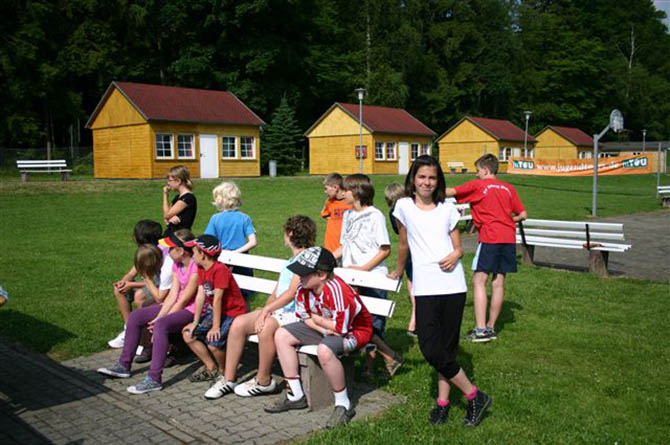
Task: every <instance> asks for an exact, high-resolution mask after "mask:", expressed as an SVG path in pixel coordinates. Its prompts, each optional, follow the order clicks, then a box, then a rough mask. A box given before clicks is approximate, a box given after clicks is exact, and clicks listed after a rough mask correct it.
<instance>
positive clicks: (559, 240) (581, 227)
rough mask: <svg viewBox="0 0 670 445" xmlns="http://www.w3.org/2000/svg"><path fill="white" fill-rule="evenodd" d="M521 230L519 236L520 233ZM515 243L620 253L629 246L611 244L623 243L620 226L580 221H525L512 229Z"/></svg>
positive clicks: (621, 227) (621, 225)
mask: <svg viewBox="0 0 670 445" xmlns="http://www.w3.org/2000/svg"><path fill="white" fill-rule="evenodd" d="M521 228H523V233H522V231H521ZM516 238H517V243H519V244H523V243H524V238H525V241H526V243H528V244H534V245H550V244H554V245H556V246H557V247H559V246H560V247H571V246H572V247H577V248H581V247H587V246H586V245H585V244H586V242H589V243H590V244H596V243H597V244H598V247H599V248H600V249H599V250H615V251H624V250H627V249H628V248H630V245H624V244H615V243H612V241H624V233H623V224H620V223H601V222H583V221H558V220H550V219H527V220H525V221H523V222H522V223H520V224H517V228H516Z"/></svg>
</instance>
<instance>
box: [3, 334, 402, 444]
mask: <svg viewBox="0 0 670 445" xmlns="http://www.w3.org/2000/svg"><path fill="white" fill-rule="evenodd" d="M118 355H119V351H118V350H110V351H103V352H100V353H97V354H93V355H91V356H88V357H80V358H77V359H74V360H70V361H67V362H63V363H62V364H60V363H57V362H55V361H53V360H50V359H49V358H47V357H45V356H43V355H40V354H34V353H31V352H28V351H25V350H24V349H23V348H20V347H16V346H13V345H11V344H9V342H8V341H7V340H6V339H3V338H0V443H2V444H14V443H17V444H18V443H20V444H25V443H56V444H59V443H62V444H74V443H77V444H83V443H87V444H89V443H91V444H92V443H134V444H135V443H140V444H142V443H146V444H153V443H166V444H172V443H175V444H176V443H227V444H228V443H231V444H232V443H245V444H247V443H248V444H252V443H253V444H263V443H276V442H281V441H286V440H290V439H295V438H299V437H301V436H305V435H307V434H309V433H311V432H313V431H315V430H318V429H320V428H322V427H323V425H325V422H326V419H327V418H328V416H329V415H330V413H331V410H330V409H324V410H321V411H317V412H307V411H301V412H300V415H296V412H290V413H286V414H274V415H268V414H265V412H264V411H263V409H262V407H263V406H264V404H266V403H268V402H269V401H271V400H272V398H273V397H278V396H275V395H271V396H265V397H255V398H241V397H237V396H235V395H228V396H225V397H223V398H222V399H219V400H215V401H207V400H205V399H204V398H203V394H204V391H205V390H206V389H207V384H206V383H190V382H189V381H188V378H187V377H188V375H190V374H191V372H192V371H193V370H195V369H196V368H197V367H198V365H197V364H196V363H194V362H190V363H185V364H181V365H177V366H174V367H172V368H168V369H167V370H166V372H165V374H164V386H165V387H164V389H163V390H162V391H159V392H154V393H149V394H144V395H140V396H133V395H130V394H128V393H127V392H126V387H127V386H128V385H131V384H134V383H137V382H139V381H140V380H141V379H142V378H143V376H144V375H145V371H146V370H147V369H148V366H147V365H138V366H136V367H135V369H134V370H133V376H132V377H131V378H130V379H107V378H104V377H103V376H101V375H99V374H97V373H95V372H94V370H95V369H97V368H99V367H102V366H109V365H111V364H112V363H113V362H114V361H115V360H116V359H117V358H118ZM244 362H245V363H254V360H253V356H252V354H249V355H247V356H246V357H245V360H244ZM240 372H241V374H240V375H243V374H246V373H250V372H253V368H252V367H251V366H250V365H248V364H247V365H244V366H243V367H242V369H241V370H240ZM352 398H353V399H354V401H355V403H356V411H357V415H356V417H355V418H354V420H355V421H356V420H361V419H364V418H365V417H367V416H369V415H376V414H379V413H380V412H381V411H382V410H383V409H384V408H385V407H387V406H390V405H391V404H394V403H400V401H401V399H400V398H398V397H395V396H392V395H390V394H388V393H386V392H384V391H381V390H378V389H374V388H371V387H369V386H367V385H359V386H356V388H355V389H354V393H353V397H352Z"/></svg>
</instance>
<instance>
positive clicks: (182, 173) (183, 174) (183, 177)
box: [167, 165, 193, 190]
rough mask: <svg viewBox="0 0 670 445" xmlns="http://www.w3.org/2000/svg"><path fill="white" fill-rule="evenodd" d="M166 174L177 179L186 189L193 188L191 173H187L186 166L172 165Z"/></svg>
mask: <svg viewBox="0 0 670 445" xmlns="http://www.w3.org/2000/svg"><path fill="white" fill-rule="evenodd" d="M167 175H168V176H171V177H173V178H177V179H179V180H180V181H181V183H182V184H184V185H185V186H186V188H187V189H189V190H193V183H192V182H191V173H189V171H188V168H186V166H185V165H175V166H174V167H171V168H170V170H168V173H167Z"/></svg>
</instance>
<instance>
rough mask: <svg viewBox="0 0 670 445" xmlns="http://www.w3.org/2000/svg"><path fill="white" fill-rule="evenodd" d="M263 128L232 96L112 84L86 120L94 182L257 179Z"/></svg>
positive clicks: (256, 117)
mask: <svg viewBox="0 0 670 445" xmlns="http://www.w3.org/2000/svg"><path fill="white" fill-rule="evenodd" d="M263 124H265V122H263V120H262V119H261V118H260V117H258V116H257V115H256V114H255V113H254V112H253V111H251V110H250V109H249V108H248V107H247V106H246V105H245V104H244V103H243V102H242V101H241V100H239V99H238V98H237V97H236V96H235V95H234V94H233V93H230V92H228V91H213V90H198V89H192V88H178V87H167V86H160V85H148V84H141V83H130V82H112V83H111V84H110V85H109V88H107V91H105V94H104V95H103V96H102V99H100V102H99V103H98V106H97V107H96V108H95V110H94V111H93V114H91V117H90V119H89V120H88V122H87V124H86V127H87V128H90V129H91V130H92V131H93V174H94V177H96V178H163V177H165V174H166V172H167V171H168V169H169V168H170V167H173V166H175V165H180V164H181V165H185V166H187V167H188V169H189V170H190V172H191V176H192V177H195V178H218V177H221V176H260V127H261V125H263Z"/></svg>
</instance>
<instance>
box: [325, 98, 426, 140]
mask: <svg viewBox="0 0 670 445" xmlns="http://www.w3.org/2000/svg"><path fill="white" fill-rule="evenodd" d="M335 106H339V107H340V108H342V109H343V110H344V111H345V112H347V113H348V114H350V115H351V116H352V117H353V118H354V119H356V120H357V121H358V104H345V103H339V102H338V103H336V104H335ZM319 120H320V119H319ZM317 122H318V121H317ZM363 125H365V127H367V128H368V129H369V130H370V131H372V132H375V133H401V134H415V135H426V136H434V135H435V134H436V133H435V132H434V131H433V130H431V129H430V128H428V127H427V126H426V125H424V124H423V123H422V122H421V121H420V120H418V119H417V118H415V117H414V116H412V115H411V114H409V113H408V112H407V111H405V110H403V109H402V108H388V107H378V106H375V105H363Z"/></svg>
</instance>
